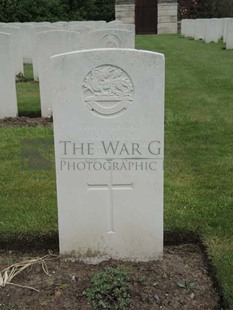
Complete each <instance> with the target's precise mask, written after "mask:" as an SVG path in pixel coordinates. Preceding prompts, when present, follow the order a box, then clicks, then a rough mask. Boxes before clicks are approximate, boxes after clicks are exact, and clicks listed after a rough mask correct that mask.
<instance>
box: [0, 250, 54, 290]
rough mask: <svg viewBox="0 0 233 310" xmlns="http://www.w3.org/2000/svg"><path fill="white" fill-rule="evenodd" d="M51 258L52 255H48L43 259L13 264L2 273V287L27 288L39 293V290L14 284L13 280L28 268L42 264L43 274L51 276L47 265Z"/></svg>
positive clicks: (0, 282) (0, 280) (0, 276)
mask: <svg viewBox="0 0 233 310" xmlns="http://www.w3.org/2000/svg"><path fill="white" fill-rule="evenodd" d="M51 256H52V255H51V254H48V255H45V256H43V257H41V258H35V259H31V260H25V261H22V262H20V263H15V264H12V265H11V266H9V267H7V268H5V269H3V270H2V271H0V287H5V286H6V285H13V286H18V287H21V288H27V289H31V290H34V291H36V292H39V290H37V289H35V288H33V287H30V286H23V285H19V284H15V283H12V280H13V278H14V277H15V276H17V275H18V274H19V273H22V272H23V271H24V270H25V269H27V268H28V267H31V266H32V265H36V264H41V267H42V270H43V272H44V273H45V274H46V275H47V276H49V272H48V267H47V265H46V262H45V260H50V259H49V258H50V257H51Z"/></svg>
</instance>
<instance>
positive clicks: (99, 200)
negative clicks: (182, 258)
mask: <svg viewBox="0 0 233 310" xmlns="http://www.w3.org/2000/svg"><path fill="white" fill-rule="evenodd" d="M116 31H117V30H116ZM79 38H80V34H79V33H77V32H72V31H65V30H60V31H55V32H54V31H48V32H44V33H41V34H40V35H39V42H40V44H39V45H38V48H40V49H41V53H44V54H45V55H44V57H45V63H43V64H42V66H40V61H42V59H40V58H39V70H40V68H41V67H42V68H44V66H46V68H45V70H46V71H44V73H43V74H44V75H43V76H42V80H41V81H44V78H45V73H46V74H48V79H47V82H49V87H50V89H49V92H50V94H51V97H50V100H51V102H50V104H51V105H52V106H53V119H54V139H55V140H54V142H55V159H56V177H57V201H58V220H59V243H60V253H61V254H64V255H66V257H67V256H68V257H70V256H74V257H75V258H77V259H82V260H85V261H90V262H93V263H97V262H98V261H100V260H103V259H107V258H113V259H123V260H130V261H150V260H154V259H158V258H160V257H161V256H162V253H163V158H164V155H163V154H164V151H163V150H164V89H165V63H164V56H163V55H162V54H159V53H153V52H148V51H139V50H136V49H126V48H125V49H123V48H111V49H107V48H104V49H89V50H83V51H77V49H79V48H80V47H81V41H80V40H79ZM0 40H1V43H2V44H0V51H1V54H0V67H1V70H0V82H1V84H0V89H1V91H0V92H2V91H4V93H3V94H2V93H1V95H2V96H1V97H0V102H3V103H4V102H5V104H6V106H8V100H11V103H12V102H13V101H14V98H12V97H10V96H13V97H14V96H15V93H14V89H15V80H14V69H13V62H11V58H10V57H11V55H10V53H9V52H10V51H11V49H10V42H11V40H10V35H9V34H0ZM64 40H65V43H64V42H63V41H64ZM61 42H63V43H62V45H63V44H64V46H65V45H67V47H60V44H61ZM3 43H4V44H3ZM59 43H60V44H59ZM46 47H47V48H46ZM64 49H69V50H70V51H69V53H64V54H60V55H55V56H52V57H51V58H49V57H50V56H51V55H52V54H54V53H63V52H64ZM71 50H72V51H73V52H71ZM47 66H48V67H47ZM2 85H3V87H2ZM5 99H6V100H5Z"/></svg>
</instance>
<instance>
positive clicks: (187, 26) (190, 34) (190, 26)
mask: <svg viewBox="0 0 233 310" xmlns="http://www.w3.org/2000/svg"><path fill="white" fill-rule="evenodd" d="M194 32H195V20H194V19H183V20H182V21H181V34H182V35H183V36H184V37H186V38H194Z"/></svg>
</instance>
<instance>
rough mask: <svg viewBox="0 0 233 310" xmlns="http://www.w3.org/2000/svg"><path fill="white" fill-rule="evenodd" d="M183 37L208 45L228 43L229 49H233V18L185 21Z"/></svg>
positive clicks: (183, 22) (182, 26)
mask: <svg viewBox="0 0 233 310" xmlns="http://www.w3.org/2000/svg"><path fill="white" fill-rule="evenodd" d="M181 35H183V36H184V37H188V38H193V39H195V40H203V41H205V42H206V43H210V42H215V43H218V41H219V40H220V39H223V42H224V43H226V48H227V49H233V18H210V19H207V18H205V19H183V20H182V21H181Z"/></svg>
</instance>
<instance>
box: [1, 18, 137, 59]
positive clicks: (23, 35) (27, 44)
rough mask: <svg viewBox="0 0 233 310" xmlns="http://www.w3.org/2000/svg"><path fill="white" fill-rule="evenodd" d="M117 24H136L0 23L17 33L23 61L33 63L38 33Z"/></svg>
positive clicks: (126, 27) (130, 27)
mask: <svg viewBox="0 0 233 310" xmlns="http://www.w3.org/2000/svg"><path fill="white" fill-rule="evenodd" d="M116 25H117V26H118V27H117V28H118V29H124V30H130V31H135V29H134V28H135V27H134V25H128V24H123V23H121V22H120V21H114V22H109V23H106V22H105V21H85V22H78V21H73V22H55V23H49V22H41V23H36V22H35V23H34V22H30V23H0V30H1V28H2V27H8V29H7V30H9V31H10V33H14V34H15V35H17V38H18V41H17V45H18V46H19V47H20V48H21V49H22V54H23V62H24V63H32V62H33V55H34V51H35V45H36V34H37V33H39V32H42V31H47V30H67V31H76V32H80V33H83V34H86V33H87V32H89V31H91V30H97V29H111V28H115V27H116ZM9 27H10V28H9ZM11 27H17V30H16V29H15V28H13V29H12V28H11ZM3 30H4V29H3ZM84 39H85V38H84Z"/></svg>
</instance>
